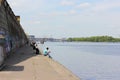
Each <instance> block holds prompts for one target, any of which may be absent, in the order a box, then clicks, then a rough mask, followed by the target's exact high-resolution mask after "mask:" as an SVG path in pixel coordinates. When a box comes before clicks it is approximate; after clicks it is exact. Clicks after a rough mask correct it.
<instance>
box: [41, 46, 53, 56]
mask: <svg viewBox="0 0 120 80" xmlns="http://www.w3.org/2000/svg"><path fill="white" fill-rule="evenodd" d="M50 53H51V51H49V48H48V47H47V48H46V49H45V50H44V52H43V55H44V56H48V57H49V58H52V57H51V56H50Z"/></svg>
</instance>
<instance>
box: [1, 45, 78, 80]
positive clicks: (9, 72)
mask: <svg viewBox="0 0 120 80" xmlns="http://www.w3.org/2000/svg"><path fill="white" fill-rule="evenodd" d="M5 64H6V66H5V68H4V69H3V70H2V71H0V80H80V79H79V78H77V77H76V76H75V75H73V74H72V73H71V72H70V71H69V70H67V69H66V68H65V67H64V66H62V65H61V64H59V63H57V62H56V61H54V60H52V59H49V58H48V57H45V56H43V55H36V54H34V51H33V50H32V48H31V47H29V46H24V47H22V48H20V49H18V50H17V51H16V52H15V53H13V54H12V55H10V56H9V58H8V59H7V60H6V62H5Z"/></svg>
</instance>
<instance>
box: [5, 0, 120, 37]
mask: <svg viewBox="0 0 120 80" xmlns="http://www.w3.org/2000/svg"><path fill="white" fill-rule="evenodd" d="M7 1H8V3H9V5H10V7H11V8H12V10H13V12H14V13H15V15H20V16H21V22H20V23H21V25H22V27H23V29H24V30H25V33H26V34H29V35H35V36H36V37H47V38H48V37H53V38H69V37H90V36H103V35H108V36H113V37H120V0H34V1H33V0H7Z"/></svg>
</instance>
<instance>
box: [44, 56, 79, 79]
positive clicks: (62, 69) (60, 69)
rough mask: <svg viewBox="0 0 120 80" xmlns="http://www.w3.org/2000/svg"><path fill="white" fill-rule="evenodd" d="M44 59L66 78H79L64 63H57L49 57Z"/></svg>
mask: <svg viewBox="0 0 120 80" xmlns="http://www.w3.org/2000/svg"><path fill="white" fill-rule="evenodd" d="M46 61H47V62H48V63H49V64H50V65H51V66H52V67H53V69H54V70H55V71H56V72H57V73H59V74H60V75H61V76H62V77H64V78H65V79H66V80H80V78H79V77H78V76H77V75H75V74H74V73H73V72H72V71H70V70H69V69H68V68H66V67H65V66H64V65H62V64H61V63H59V62H58V61H56V60H54V59H50V58H48V57H47V58H46Z"/></svg>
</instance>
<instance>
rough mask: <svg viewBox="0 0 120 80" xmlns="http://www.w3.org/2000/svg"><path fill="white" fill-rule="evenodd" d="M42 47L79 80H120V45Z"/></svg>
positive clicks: (48, 43)
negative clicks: (48, 50) (46, 48)
mask: <svg viewBox="0 0 120 80" xmlns="http://www.w3.org/2000/svg"><path fill="white" fill-rule="evenodd" d="M42 46H44V48H45V47H49V48H50V50H51V56H52V57H53V59H54V60H56V61H58V62H59V63H61V64H62V65H64V66H65V67H66V68H68V69H69V70H71V71H72V72H73V73H74V74H75V75H77V76H78V77H79V78H80V79H81V80H120V76H119V75H120V62H119V61H120V43H92V42H46V43H45V44H44V45H42ZM42 49H43V47H42Z"/></svg>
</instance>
